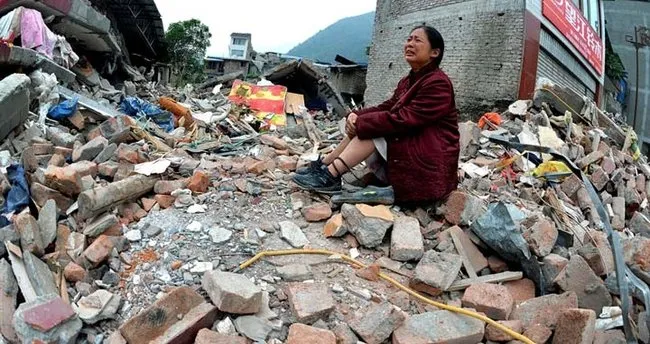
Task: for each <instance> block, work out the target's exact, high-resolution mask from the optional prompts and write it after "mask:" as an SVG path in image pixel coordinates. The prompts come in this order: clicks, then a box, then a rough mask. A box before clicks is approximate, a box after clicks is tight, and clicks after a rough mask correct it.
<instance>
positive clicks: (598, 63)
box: [542, 0, 603, 75]
mask: <svg viewBox="0 0 650 344" xmlns="http://www.w3.org/2000/svg"><path fill="white" fill-rule="evenodd" d="M542 13H543V14H544V17H546V18H548V20H550V21H551V23H553V25H555V27H556V28H557V29H558V30H560V32H561V33H562V35H564V37H566V38H567V39H568V40H569V42H571V44H573V46H574V47H575V48H576V49H578V51H579V52H580V54H581V55H582V56H584V58H585V59H587V61H589V64H591V65H592V66H593V67H594V69H595V70H596V72H598V74H601V75H602V74H603V41H602V40H601V39H600V35H599V34H598V33H596V31H595V30H594V29H593V28H592V27H591V25H590V24H589V22H588V21H587V19H585V17H584V16H583V15H582V11H580V9H579V8H577V7H576V6H575V5H574V4H573V1H571V0H543V7H542Z"/></svg>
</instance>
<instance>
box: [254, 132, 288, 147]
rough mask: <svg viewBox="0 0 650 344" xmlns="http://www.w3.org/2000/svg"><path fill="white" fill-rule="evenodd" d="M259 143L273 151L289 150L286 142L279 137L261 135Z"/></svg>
mask: <svg viewBox="0 0 650 344" xmlns="http://www.w3.org/2000/svg"><path fill="white" fill-rule="evenodd" d="M260 141H261V142H262V143H263V144H265V145H267V146H270V147H273V148H275V149H279V150H284V149H287V148H289V145H288V144H287V142H286V141H285V140H283V139H281V138H279V137H276V136H273V135H269V134H263V135H260Z"/></svg>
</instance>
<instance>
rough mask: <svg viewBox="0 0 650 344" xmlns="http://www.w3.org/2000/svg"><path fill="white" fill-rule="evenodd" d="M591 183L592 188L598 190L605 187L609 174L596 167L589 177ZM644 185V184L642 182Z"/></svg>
mask: <svg viewBox="0 0 650 344" xmlns="http://www.w3.org/2000/svg"><path fill="white" fill-rule="evenodd" d="M589 179H590V180H591V183H592V184H593V185H594V188H595V189H596V190H598V191H600V190H602V189H604V188H605V185H607V182H609V175H608V174H607V173H605V171H603V169H602V168H600V167H596V169H595V171H594V172H593V173H592V174H591V176H590V177H589ZM644 185H645V184H644Z"/></svg>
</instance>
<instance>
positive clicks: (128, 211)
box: [117, 203, 147, 224]
mask: <svg viewBox="0 0 650 344" xmlns="http://www.w3.org/2000/svg"><path fill="white" fill-rule="evenodd" d="M117 211H118V214H120V216H122V218H123V219H124V220H126V224H129V223H131V222H133V221H139V220H140V219H142V218H144V217H146V216H147V212H146V211H144V209H142V208H140V206H139V205H138V204H137V203H127V204H122V205H120V206H119V207H118V208H117Z"/></svg>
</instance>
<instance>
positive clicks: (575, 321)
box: [553, 309, 596, 344]
mask: <svg viewBox="0 0 650 344" xmlns="http://www.w3.org/2000/svg"><path fill="white" fill-rule="evenodd" d="M595 327H596V312H594V311H593V310H591V309H567V310H564V311H563V312H562V313H560V316H559V317H558V321H557V327H556V328H555V335H554V336H553V344H591V343H593V342H594V335H595Z"/></svg>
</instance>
